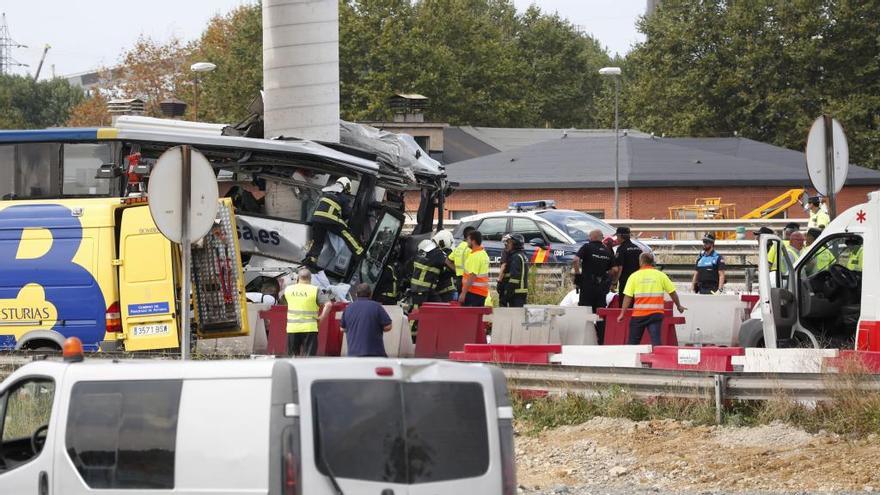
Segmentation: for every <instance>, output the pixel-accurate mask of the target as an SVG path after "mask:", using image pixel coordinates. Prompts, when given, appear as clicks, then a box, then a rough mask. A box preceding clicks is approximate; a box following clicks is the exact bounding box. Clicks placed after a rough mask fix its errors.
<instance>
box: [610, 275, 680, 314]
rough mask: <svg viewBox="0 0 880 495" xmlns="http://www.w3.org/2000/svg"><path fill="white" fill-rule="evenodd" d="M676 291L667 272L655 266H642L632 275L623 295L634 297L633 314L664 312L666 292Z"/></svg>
mask: <svg viewBox="0 0 880 495" xmlns="http://www.w3.org/2000/svg"><path fill="white" fill-rule="evenodd" d="M672 292H675V285H673V283H672V281H671V280H669V277H668V276H666V274H665V273H663V272H661V271H660V270H657V269H655V268H653V267H642V268H640V269H639V270H638V271H637V272H635V273H633V274H632V275H630V277H629V279H627V281H626V288H624V289H623V295H625V296H629V297H631V298H633V314H632V315H633V316H634V317H640V316H648V315H651V314H655V313H661V314H662V313H663V302H664V301H663V300H664V296H665V295H666V294H670V293H672Z"/></svg>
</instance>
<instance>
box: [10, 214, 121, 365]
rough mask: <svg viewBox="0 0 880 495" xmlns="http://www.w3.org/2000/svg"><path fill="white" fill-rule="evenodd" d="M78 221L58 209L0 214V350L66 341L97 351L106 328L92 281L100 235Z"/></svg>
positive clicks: (101, 302)
mask: <svg viewBox="0 0 880 495" xmlns="http://www.w3.org/2000/svg"><path fill="white" fill-rule="evenodd" d="M81 217H82V212H81V211H80V212H79V213H77V212H76V211H75V210H71V209H70V208H67V207H66V206H64V205H62V204H13V205H10V206H8V207H6V208H2V209H0V267H2V269H0V348H9V347H15V346H16V345H22V343H25V341H30V339H32V338H37V337H38V338H40V339H41V341H40V342H37V341H36V340H34V341H32V344H31V345H35V346H39V347H42V346H45V345H54V344H55V343H57V340H55V337H71V336H76V337H78V338H79V339H80V340H82V342H83V345H84V347H85V348H86V349H88V350H96V349H97V348H98V344H99V342H100V340H101V338H102V337H103V335H104V330H105V328H106V325H105V311H106V306H105V305H104V295H103V294H102V292H101V287H100V286H99V284H98V282H97V280H96V279H95V264H96V260H97V254H96V249H97V239H96V236H97V235H98V231H99V230H100V229H98V228H87V229H84V228H83V227H82V223H81ZM47 339H48V340H47Z"/></svg>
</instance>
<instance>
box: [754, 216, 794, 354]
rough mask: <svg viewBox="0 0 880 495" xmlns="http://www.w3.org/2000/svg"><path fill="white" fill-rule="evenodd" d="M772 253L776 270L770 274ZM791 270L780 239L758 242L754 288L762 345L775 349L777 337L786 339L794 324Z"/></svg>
mask: <svg viewBox="0 0 880 495" xmlns="http://www.w3.org/2000/svg"><path fill="white" fill-rule="evenodd" d="M771 251H775V252H776V254H777V256H776V259H777V266H775V267H774V268H775V270H773V271H770V260H769V257H768V253H770V252H771ZM793 273H794V269H793V268H792V260H791V258H790V257H789V256H788V250H787V249H785V246H784V245H783V243H782V239H780V238H779V237H777V236H775V235H769V234H764V235H761V236H760V237H759V239H758V288H759V291H760V295H761V300H760V304H761V320H762V325H763V328H764V345H765V346H766V347H769V348H775V347H777V342H778V338H779V336H780V335H782V336H783V338H786V339H787V338H790V337H791V334H792V332H793V331H794V327H795V324H796V323H797V306H798V305H797V298H796V296H795V293H794V291H793V290H792V288H793V286H792V284H791V279H792V275H793Z"/></svg>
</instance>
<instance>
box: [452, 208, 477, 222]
mask: <svg viewBox="0 0 880 495" xmlns="http://www.w3.org/2000/svg"><path fill="white" fill-rule="evenodd" d="M476 214H477V210H449V219H450V220H461V219H462V218H465V217H469V216H471V215H476Z"/></svg>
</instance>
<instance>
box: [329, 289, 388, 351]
mask: <svg viewBox="0 0 880 495" xmlns="http://www.w3.org/2000/svg"><path fill="white" fill-rule="evenodd" d="M355 295H356V296H357V300H356V301H355V302H353V303H351V304H349V305H348V306H347V307H346V308H345V311H343V312H342V319H341V320H340V322H339V326H340V327H342V331H343V332H345V339H346V343H347V344H348V355H349V356H351V357H387V354H385V342H384V341H383V340H382V334H383V333H384V332H390V331H391V318H390V317H389V316H388V313H387V312H386V311H385V308H383V307H382V305H380V304H379V303H377V302H376V301H372V300H370V296H372V291H371V290H370V286H369V285H367V284H359V285H358V286H357V287H355Z"/></svg>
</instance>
